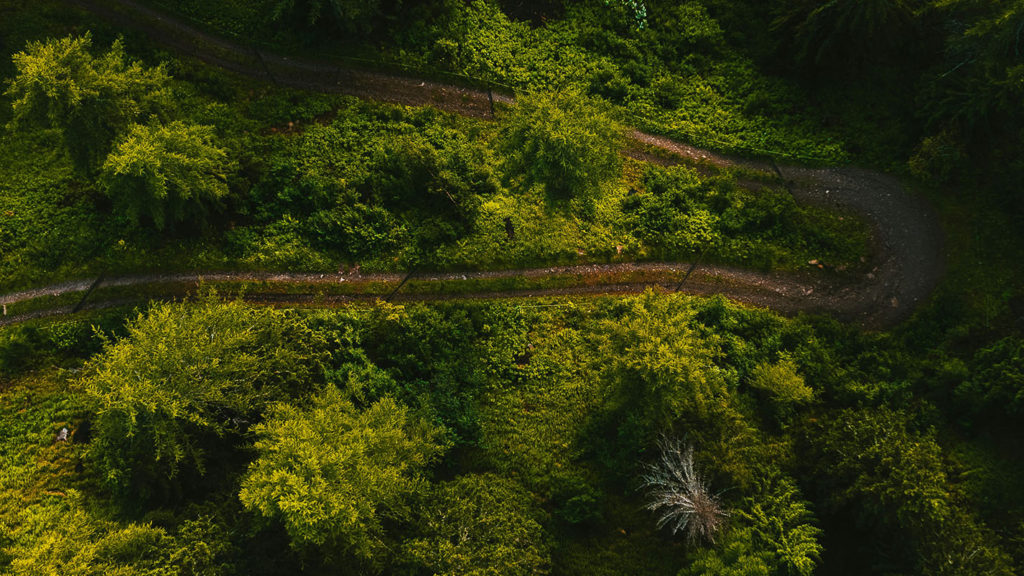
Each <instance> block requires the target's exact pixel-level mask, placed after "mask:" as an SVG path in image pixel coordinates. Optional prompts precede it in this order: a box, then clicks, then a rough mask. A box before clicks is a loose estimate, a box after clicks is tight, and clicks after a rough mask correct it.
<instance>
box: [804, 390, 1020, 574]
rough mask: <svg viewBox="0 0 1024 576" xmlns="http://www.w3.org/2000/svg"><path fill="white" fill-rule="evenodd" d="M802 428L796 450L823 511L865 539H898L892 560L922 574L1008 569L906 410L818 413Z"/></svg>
mask: <svg viewBox="0 0 1024 576" xmlns="http://www.w3.org/2000/svg"><path fill="white" fill-rule="evenodd" d="M804 434H805V439H804V443H803V445H802V446H800V445H798V446H797V450H798V452H799V453H802V454H804V455H805V458H804V461H805V462H806V463H807V465H808V467H809V468H808V470H807V473H808V478H811V479H813V480H812V481H813V483H814V484H816V485H817V486H818V490H820V491H821V493H822V510H823V513H828V514H836V515H842V516H840V517H839V518H836V519H835V520H834V521H838V522H843V523H848V524H851V525H857V526H864V527H868V528H869V529H870V533H871V534H874V535H876V536H877V539H875V540H873V541H872V539H870V538H863V539H862V541H863V542H864V543H865V544H868V546H883V547H884V546H891V545H892V542H894V541H895V542H898V543H899V544H898V546H897V547H895V548H890V555H891V557H890V559H889V561H890V562H899V563H903V564H904V568H903V569H904V570H906V571H907V572H913V573H922V574H935V575H948V576H953V575H964V576H967V575H971V576H974V575H977V576H981V575H988V576H996V575H1006V576H1009V574H1012V573H1013V571H1012V569H1011V568H1010V564H1009V559H1008V557H1007V555H1006V554H1005V552H1003V551H1002V550H1001V549H1000V548H999V546H998V543H997V540H996V539H995V537H994V535H993V534H992V533H991V531H989V530H988V529H987V528H986V527H985V525H984V524H982V523H981V522H980V521H978V519H977V518H975V517H974V516H973V514H971V512H970V511H969V510H968V509H967V508H966V507H964V506H963V505H962V504H961V503H960V500H961V495H960V494H958V491H957V487H956V485H954V484H953V483H951V482H950V480H949V478H948V476H947V474H946V470H945V465H944V462H943V456H942V451H941V448H940V447H939V445H938V443H937V442H936V441H935V438H934V434H933V433H930V432H929V433H921V432H917V431H916V430H914V427H913V424H912V421H911V420H910V418H908V417H907V415H906V414H904V413H901V412H896V411H893V410H891V409H889V408H872V409H866V410H863V409H862V410H843V411H839V412H835V413H833V414H830V415H829V416H828V417H827V418H820V419H819V420H818V421H816V422H814V423H813V424H811V425H810V426H808V428H807V429H806V430H805V431H804ZM845 514H852V515H853V517H849V516H846V515H845ZM869 543H870V544H869ZM872 549H873V548H872Z"/></svg>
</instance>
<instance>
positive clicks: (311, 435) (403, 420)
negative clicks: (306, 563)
mask: <svg viewBox="0 0 1024 576" xmlns="http://www.w3.org/2000/svg"><path fill="white" fill-rule="evenodd" d="M255 431H256V433H257V434H258V436H259V440H258V441H257V442H256V450H257V452H258V454H259V456H258V458H257V459H256V461H255V462H253V463H252V464H251V465H250V466H249V471H248V472H247V473H246V475H245V477H244V478H243V479H242V489H241V492H240V494H239V497H240V499H241V501H242V504H243V505H244V506H245V507H246V508H248V509H250V510H253V511H256V512H258V513H259V514H261V515H262V516H264V517H267V518H271V519H275V520H278V521H280V522H281V524H283V525H284V528H285V530H286V531H287V532H288V535H289V536H290V537H291V541H292V544H293V546H295V547H296V548H297V549H300V550H301V549H308V548H315V549H319V550H320V551H321V552H322V553H323V554H324V555H325V557H326V558H328V559H333V560H338V559H339V558H349V559H355V560H357V561H361V562H366V563H370V564H372V563H377V564H379V563H380V562H382V561H383V560H384V556H385V552H386V547H385V545H384V539H385V537H386V534H385V529H384V525H385V523H386V522H398V521H402V520H404V519H407V518H408V516H409V513H410V510H409V507H408V504H407V499H408V497H409V496H411V495H413V494H416V493H419V492H421V491H422V490H424V489H425V488H426V481H425V480H424V478H423V473H424V470H425V468H426V466H427V465H428V464H429V463H430V462H431V461H432V460H433V459H434V458H435V457H436V456H437V455H438V454H440V452H441V451H442V445H441V443H440V430H439V429H438V428H437V427H435V426H434V425H432V424H430V423H428V422H427V421H425V420H423V419H420V418H418V417H416V416H414V415H412V414H410V413H409V410H408V409H407V408H406V407H405V406H402V405H400V404H398V403H397V402H395V401H394V400H393V399H392V398H390V397H385V398H382V399H381V400H378V401H377V402H375V403H373V404H372V405H370V406H369V407H367V408H366V409H365V410H363V411H360V410H357V409H356V407H355V405H353V404H352V402H351V401H350V400H348V399H347V398H345V397H343V395H342V394H341V392H339V391H338V389H337V388H335V387H329V388H328V389H327V390H326V391H325V392H324V393H322V394H320V395H319V396H317V397H316V398H315V399H314V400H313V402H312V405H311V406H310V407H309V408H308V409H302V408H296V407H294V406H289V405H284V404H282V405H278V406H277V407H276V409H275V410H274V412H273V415H272V417H271V418H269V419H268V420H267V421H266V422H265V423H263V424H261V425H259V426H257V427H256V429H255Z"/></svg>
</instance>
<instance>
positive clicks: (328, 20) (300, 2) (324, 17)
mask: <svg viewBox="0 0 1024 576" xmlns="http://www.w3.org/2000/svg"><path fill="white" fill-rule="evenodd" d="M401 9H402V0H274V2H273V4H272V5H271V12H270V20H271V22H281V21H293V22H296V23H298V24H300V25H301V26H303V27H307V28H320V29H324V30H329V29H331V28H335V29H340V30H342V31H344V32H347V33H355V34H365V33H368V32H370V31H372V30H373V28H374V26H375V25H376V24H377V22H378V21H379V20H380V19H381V18H382V17H383V16H386V15H395V14H397V13H399V11H400V10H401Z"/></svg>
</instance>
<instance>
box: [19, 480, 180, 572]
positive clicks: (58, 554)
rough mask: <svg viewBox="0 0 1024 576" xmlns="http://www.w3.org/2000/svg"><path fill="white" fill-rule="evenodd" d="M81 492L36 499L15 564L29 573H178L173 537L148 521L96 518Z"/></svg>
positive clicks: (27, 515) (22, 527)
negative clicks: (51, 500) (45, 500)
mask: <svg viewBox="0 0 1024 576" xmlns="http://www.w3.org/2000/svg"><path fill="white" fill-rule="evenodd" d="M82 500H83V498H82V496H81V494H79V493H78V492H75V491H71V492H69V493H68V494H67V497H66V498H64V499H61V500H59V501H58V502H57V503H56V504H53V503H46V504H36V505H34V506H32V507H29V508H28V509H26V510H25V512H24V513H23V514H22V523H21V525H20V526H19V527H18V535H19V538H17V540H16V543H15V545H14V546H12V547H11V548H10V550H9V552H10V554H11V564H10V568H11V569H12V570H13V573H14V574H21V575H24V576H51V575H53V574H60V575H61V576H100V575H108V574H109V575H114V576H156V575H158V574H159V575H167V576H178V575H179V574H182V572H181V571H180V570H179V569H178V568H177V567H176V566H174V565H173V564H172V563H171V559H170V555H171V553H172V550H173V549H174V546H173V544H174V539H173V538H172V537H171V536H170V535H168V534H167V533H166V532H165V531H164V530H163V529H161V528H157V527H154V526H151V525H148V524H135V523H129V524H124V525H119V524H118V523H115V522H111V521H109V520H104V519H101V518H97V517H94V516H93V515H92V514H90V513H88V512H87V511H86V509H85V507H84V506H83V502H82Z"/></svg>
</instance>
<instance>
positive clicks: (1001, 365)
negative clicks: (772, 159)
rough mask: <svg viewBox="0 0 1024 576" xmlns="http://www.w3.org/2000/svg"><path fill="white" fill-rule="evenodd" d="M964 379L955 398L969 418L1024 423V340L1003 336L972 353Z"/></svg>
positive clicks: (977, 420)
mask: <svg viewBox="0 0 1024 576" xmlns="http://www.w3.org/2000/svg"><path fill="white" fill-rule="evenodd" d="M966 377H967V378H966V381H965V382H963V383H962V384H960V385H959V386H957V387H956V390H955V397H956V399H957V400H958V403H959V404H960V405H961V406H967V407H969V411H970V412H971V415H970V419H971V420H972V421H975V422H979V423H981V422H986V423H989V424H992V423H993V422H992V419H993V418H995V419H1003V418H1007V417H1008V418H1011V419H1012V420H1013V421H1015V422H1018V423H1020V422H1024V419H1022V417H1024V340H1022V339H1021V338H1018V337H1013V336H1011V337H1007V338H1004V339H1002V340H1000V341H998V342H996V343H994V344H992V345H991V346H989V347H986V348H983V349H981V350H979V351H978V353H977V354H975V356H974V358H973V360H972V361H971V365H970V367H969V368H968V369H967V371H966Z"/></svg>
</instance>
